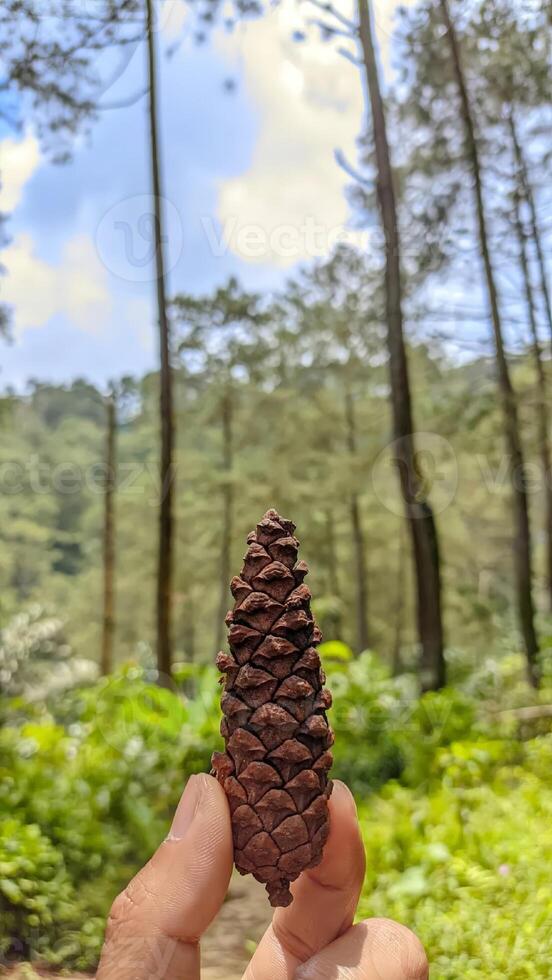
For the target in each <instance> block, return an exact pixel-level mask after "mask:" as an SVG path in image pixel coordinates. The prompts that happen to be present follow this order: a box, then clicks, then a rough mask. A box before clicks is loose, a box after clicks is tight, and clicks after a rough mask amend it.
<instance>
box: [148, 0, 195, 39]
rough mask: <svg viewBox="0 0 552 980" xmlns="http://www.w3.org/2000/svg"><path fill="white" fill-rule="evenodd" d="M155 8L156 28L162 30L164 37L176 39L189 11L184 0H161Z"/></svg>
mask: <svg viewBox="0 0 552 980" xmlns="http://www.w3.org/2000/svg"><path fill="white" fill-rule="evenodd" d="M155 9H156V16H157V28H158V30H159V29H160V30H161V31H162V33H163V35H164V37H165V38H166V39H168V40H171V41H175V40H177V39H178V38H179V37H180V36H181V34H182V28H183V27H184V24H185V23H186V20H187V17H188V13H189V11H188V6H187V3H186V0H163V2H162V3H160V4H157V6H156V8H155Z"/></svg>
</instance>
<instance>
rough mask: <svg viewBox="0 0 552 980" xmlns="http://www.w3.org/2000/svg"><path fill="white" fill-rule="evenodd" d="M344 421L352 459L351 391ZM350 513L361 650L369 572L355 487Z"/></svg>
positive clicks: (365, 641)
mask: <svg viewBox="0 0 552 980" xmlns="http://www.w3.org/2000/svg"><path fill="white" fill-rule="evenodd" d="M345 420H346V425H347V448H348V450H349V453H350V456H351V460H354V459H355V458H356V455H357V435H356V418H355V409H354V404H353V398H352V395H351V392H350V391H349V390H347V391H346V392H345ZM349 514H350V517H351V533H352V544H353V556H354V569H355V585H356V624H357V625H356V646H357V653H362V652H363V650H367V649H368V647H369V646H370V630H369V626H368V573H367V570H366V542H365V539H364V528H363V526H362V517H361V514H360V506H359V500H358V494H357V493H356V490H354V491H353V492H352V493H351V495H350V497H349Z"/></svg>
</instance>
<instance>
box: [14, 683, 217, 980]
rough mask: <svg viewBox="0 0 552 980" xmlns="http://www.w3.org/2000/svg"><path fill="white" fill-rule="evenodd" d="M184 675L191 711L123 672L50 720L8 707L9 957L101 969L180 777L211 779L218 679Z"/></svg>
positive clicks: (75, 694) (63, 701)
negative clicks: (118, 903)
mask: <svg viewBox="0 0 552 980" xmlns="http://www.w3.org/2000/svg"><path fill="white" fill-rule="evenodd" d="M180 673H181V675H182V676H183V677H184V678H185V680H186V683H187V684H193V685H194V688H195V696H194V698H193V699H191V698H186V697H181V696H177V695H176V694H175V693H173V692H170V691H166V690H162V689H161V688H159V687H157V686H156V685H155V684H153V683H149V682H148V679H147V675H145V674H144V672H143V671H142V670H140V669H138V668H133V667H129V668H127V669H125V670H123V671H122V672H121V673H119V674H118V675H116V676H114V677H113V678H110V679H107V680H102V681H100V682H99V683H98V684H96V685H95V686H91V687H88V688H83V689H77V690H75V691H72V692H69V693H67V694H66V695H65V696H63V697H61V698H59V697H56V700H55V704H53V705H52V709H51V711H49V712H46V711H39V710H38V709H33V708H31V707H28V708H27V709H26V711H25V708H24V705H23V703H22V702H21V701H19V702H14V705H13V710H14V715H13V718H12V722H11V723H8V724H6V725H5V726H4V728H3V729H2V730H1V731H0V824H2V825H3V827H2V829H3V830H5V831H6V833H5V837H4V838H3V839H4V840H5V843H4V844H3V845H2V848H3V849H2V850H1V851H0V865H1V866H0V872H2V873H0V877H1V878H2V879H3V880H4V879H5V880H6V881H7V884H5V887H3V890H2V891H1V896H2V898H1V904H0V911H1V916H2V919H1V924H2V929H1V933H2V935H3V936H4V937H5V938H4V943H5V944H6V943H7V945H8V947H9V946H10V945H13V944H14V943H15V944H16V945H17V944H18V943H21V944H23V949H22V952H23V954H24V955H30V954H33V955H37V956H39V957H40V958H44V957H45V958H46V959H48V960H49V961H51V962H54V963H55V962H59V963H64V965H70V966H77V967H89V966H93V965H94V963H95V962H96V958H97V955H98V952H99V948H100V944H101V938H102V929H103V926H102V923H103V921H104V919H105V916H106V914H107V910H108V908H109V904H110V901H111V900H112V898H113V897H114V895H115V893H116V892H117V890H119V889H120V888H121V887H122V886H123V884H124V883H125V881H126V879H128V877H129V876H130V875H131V874H132V873H133V872H134V871H135V870H136V869H137V867H138V866H139V865H140V864H142V863H144V862H145V861H146V860H147V858H148V857H149V855H150V854H151V853H152V851H153V850H154V849H155V847H156V846H157V845H158V843H159V841H160V840H162V838H163V836H164V834H165V833H166V829H167V823H168V821H169V819H170V814H171V812H172V810H173V808H174V806H175V805H176V802H177V801H178V798H179V795H180V793H181V791H182V786H183V784H184V782H185V780H186V778H187V776H188V775H189V774H190V773H192V772H197V771H202V770H203V771H204V770H205V769H207V768H208V765H209V760H210V755H211V752H212V749H213V747H214V746H215V745H216V743H217V738H218V731H217V729H218V685H217V682H216V680H217V678H216V671H215V670H214V668H204V669H193V668H189V667H188V668H186V669H185V670H183V671H181V672H180ZM24 714H26V715H27V717H26V718H24V719H23V720H21V719H22V715H24ZM39 828H40V829H39ZM29 881H30V882H32V887H31V885H29V884H28V882H29ZM83 923H87V925H86V927H83ZM81 928H84V932H83V933H82V934H81Z"/></svg>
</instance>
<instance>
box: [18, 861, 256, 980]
mask: <svg viewBox="0 0 552 980" xmlns="http://www.w3.org/2000/svg"><path fill="white" fill-rule="evenodd" d="M270 918H271V909H270V906H269V904H268V899H267V897H266V892H265V890H264V886H263V885H259V884H258V882H256V881H255V880H254V879H253V878H252V877H251V876H250V875H248V876H247V877H246V878H241V877H240V876H239V875H237V874H234V876H233V878H232V883H231V885H230V890H229V892H228V897H227V899H226V901H225V903H224V905H223V906H222V909H221V910H220V912H219V914H218V916H217V918H216V919H215V921H214V922H213V924H212V926H211V927H210V929H209V930H208V931H207V932H206V933H205V936H204V937H203V939H202V942H201V964H202V970H201V978H202V980H241V978H242V975H243V972H244V970H245V967H246V965H247V963H248V961H249V959H250V958H251V954H252V952H253V949H254V947H255V945H256V943H258V941H259V939H260V938H261V936H262V934H263V932H264V930H265V929H266V927H267V925H268V923H269V922H270ZM0 977H2V978H3V980H8V978H9V980H33V977H43V978H44V980H88V977H89V974H83V973H80V974H67V973H66V974H63V976H61V975H59V974H53V973H50V972H48V971H45V970H44V971H43V970H40V969H39V968H37V967H34V969H31V967H30V965H29V964H27V963H25V964H21V965H20V966H17V967H14V968H13V969H11V970H2V969H1V968H0Z"/></svg>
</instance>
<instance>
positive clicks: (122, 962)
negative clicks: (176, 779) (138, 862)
mask: <svg viewBox="0 0 552 980" xmlns="http://www.w3.org/2000/svg"><path fill="white" fill-rule="evenodd" d="M231 871H232V832H231V827H230V813H229V809H228V803H227V801H226V797H225V795H224V792H223V790H222V788H221V787H220V786H219V784H218V783H217V781H216V780H215V779H213V778H212V777H211V776H205V775H200V776H191V777H190V779H189V780H188V783H187V785H186V789H185V790H184V793H183V795H182V799H181V800H180V803H179V804H178V808H177V811H176V814H175V817H174V820H173V823H172V827H171V830H170V833H169V836H168V837H167V839H166V840H165V841H164V842H163V844H161V846H160V848H159V849H158V850H157V851H156V853H155V854H154V855H153V857H152V858H151V860H150V861H149V862H148V863H147V864H146V866H145V868H142V870H141V871H140V872H139V873H138V874H137V875H136V877H135V878H133V879H132V881H131V882H130V884H129V885H128V886H127V888H126V889H125V890H124V892H122V893H121V894H120V895H119V896H118V898H116V899H115V902H114V903H113V907H112V909H111V914H110V916H109V919H108V923H107V930H106V938H105V944H104V948H103V952H102V957H101V960H100V965H99V968H98V973H97V980H115V978H116V980H146V978H147V980H197V978H199V973H200V959H199V939H200V936H201V935H202V933H203V932H205V930H206V929H207V927H208V925H209V924H210V922H211V921H212V919H213V918H214V917H215V915H216V914H217V912H218V910H219V908H220V906H221V905H222V902H223V901H224V896H225V895H226V891H227V888H228V884H229V881H230V874H231Z"/></svg>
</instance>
